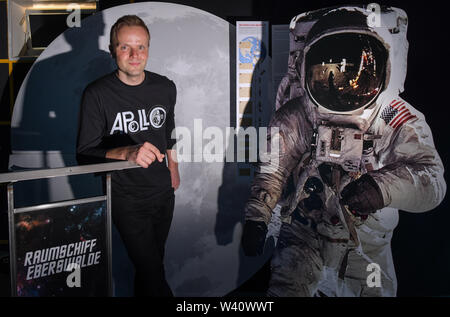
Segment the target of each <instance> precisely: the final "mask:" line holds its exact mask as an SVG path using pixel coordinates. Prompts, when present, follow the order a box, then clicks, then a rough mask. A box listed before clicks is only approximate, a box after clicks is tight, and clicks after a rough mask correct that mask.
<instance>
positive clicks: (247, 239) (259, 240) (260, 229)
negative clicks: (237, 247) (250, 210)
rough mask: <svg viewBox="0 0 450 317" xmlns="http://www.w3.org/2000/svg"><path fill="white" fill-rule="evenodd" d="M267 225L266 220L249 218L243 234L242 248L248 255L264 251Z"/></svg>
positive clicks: (255, 254) (259, 253)
mask: <svg viewBox="0 0 450 317" xmlns="http://www.w3.org/2000/svg"><path fill="white" fill-rule="evenodd" d="M266 235H267V225H266V223H265V222H264V221H253V220H247V221H246V222H245V225H244V232H243V234H242V248H243V249H244V254H245V255H246V256H257V255H261V254H263V252H264V243H265V241H266Z"/></svg>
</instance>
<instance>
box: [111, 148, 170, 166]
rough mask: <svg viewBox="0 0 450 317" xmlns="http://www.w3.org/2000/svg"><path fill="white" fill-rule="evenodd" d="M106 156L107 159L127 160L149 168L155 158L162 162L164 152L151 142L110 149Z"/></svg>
mask: <svg viewBox="0 0 450 317" xmlns="http://www.w3.org/2000/svg"><path fill="white" fill-rule="evenodd" d="M105 157H106V158H107V159H115V160H127V161H131V162H135V163H136V164H138V165H140V166H142V167H144V168H147V167H149V165H150V164H152V163H153V162H154V161H155V160H158V161H159V162H162V161H163V159H164V154H161V152H160V151H159V150H158V148H157V147H156V146H154V145H153V144H151V143H149V142H145V143H144V144H138V145H131V146H123V147H118V148H115V149H111V150H108V151H107V152H106V155H105Z"/></svg>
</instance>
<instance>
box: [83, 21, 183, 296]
mask: <svg viewBox="0 0 450 317" xmlns="http://www.w3.org/2000/svg"><path fill="white" fill-rule="evenodd" d="M149 44H150V33H149V30H148V28H147V26H146V25H145V23H144V22H143V21H142V20H141V19H140V18H139V17H137V16H134V15H127V16H123V17H121V18H120V19H118V20H117V22H116V23H115V24H114V25H113V27H112V28H111V33H110V51H111V55H112V56H113V58H114V59H115V61H116V63H117V70H116V71H114V72H113V73H111V74H108V75H106V76H104V77H102V78H100V79H98V80H96V81H95V82H93V83H91V84H90V85H88V87H87V88H86V90H85V91H84V96H83V100H82V104H81V112H80V122H79V133H78V144H77V154H78V156H79V157H80V158H83V159H86V158H90V159H91V160H92V159H95V158H97V159H98V158H100V159H105V158H106V159H114V160H128V161H131V162H136V163H137V164H138V165H140V166H142V167H143V168H139V169H131V170H124V171H116V172H114V174H113V176H112V218H113V222H114V224H115V226H116V227H117V229H118V231H119V233H120V235H121V237H122V240H123V242H124V244H125V247H126V249H127V252H128V255H129V257H130V259H131V261H132V262H133V264H134V266H135V271H136V272H135V295H137V296H140V295H149V296H172V292H171V290H170V287H169V285H168V284H167V281H166V279H165V273H164V262H163V261H164V248H165V242H166V239H167V236H168V233H169V228H170V224H171V221H172V215H173V208H174V190H176V189H177V188H178V186H179V184H180V177H179V173H178V164H177V162H176V157H175V151H174V150H172V149H171V148H172V146H173V145H174V144H175V140H172V139H171V133H172V130H173V129H174V128H175V121H174V107H175V101H176V87H175V84H174V83H173V82H172V81H171V80H169V79H167V78H166V77H164V76H161V75H158V74H156V73H153V72H148V71H146V70H145V66H146V64H147V59H148V50H149ZM165 158H166V159H167V165H166V161H165Z"/></svg>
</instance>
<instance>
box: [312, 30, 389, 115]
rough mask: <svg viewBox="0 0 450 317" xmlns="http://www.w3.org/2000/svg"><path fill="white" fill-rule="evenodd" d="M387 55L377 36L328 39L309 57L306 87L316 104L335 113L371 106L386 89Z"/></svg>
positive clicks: (316, 47)
mask: <svg viewBox="0 0 450 317" xmlns="http://www.w3.org/2000/svg"><path fill="white" fill-rule="evenodd" d="M386 60H387V53H386V49H385V48H384V47H383V45H382V44H381V43H380V42H379V41H378V40H377V39H375V38H374V37H372V36H369V35H365V34H354V33H344V34H335V35H331V36H327V37H324V38H323V39H321V40H319V41H318V42H317V43H315V44H314V45H313V46H312V47H311V49H310V50H309V52H308V54H307V55H306V84H307V88H308V91H309V94H310V95H311V97H312V98H313V99H314V101H315V102H316V103H317V104H319V105H321V106H323V107H325V108H327V109H329V110H332V111H352V110H356V109H359V108H362V107H365V106H367V105H369V104H370V103H371V102H372V100H374V98H375V97H376V96H377V95H378V93H379V92H380V91H381V89H382V85H383V82H384V77H385V68H386Z"/></svg>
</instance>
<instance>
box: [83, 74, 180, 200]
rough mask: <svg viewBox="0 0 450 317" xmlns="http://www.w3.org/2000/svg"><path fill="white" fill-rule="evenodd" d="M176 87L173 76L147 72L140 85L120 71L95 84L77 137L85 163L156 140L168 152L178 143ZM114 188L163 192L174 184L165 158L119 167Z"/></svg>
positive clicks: (88, 92) (87, 97) (138, 193)
mask: <svg viewBox="0 0 450 317" xmlns="http://www.w3.org/2000/svg"><path fill="white" fill-rule="evenodd" d="M175 102H176V87H175V84H174V83H173V81H171V80H169V79H168V78H167V77H164V76H161V75H158V74H156V73H152V72H148V71H145V79H144V81H143V82H142V83H141V84H139V85H137V86H130V85H127V84H125V83H123V82H122V81H121V80H120V79H119V78H118V77H117V75H116V72H114V73H111V74H108V75H106V76H104V77H102V78H100V79H98V80H96V81H94V82H93V83H91V84H89V85H88V86H87V87H86V89H85V91H84V95H83V99H82V103H81V109H80V118H79V130H78V141H77V155H78V158H79V161H80V162H87V161H88V162H90V163H93V162H99V161H105V155H106V152H107V151H108V150H110V149H113V148H117V147H121V146H127V145H136V144H142V143H144V142H150V143H151V144H153V145H154V146H156V147H157V148H158V149H159V151H160V152H161V153H162V154H166V150H167V149H170V148H172V146H173V145H174V144H175V140H174V139H171V133H172V130H173V129H174V128H175V120H174V107H175ZM112 183H113V189H114V190H115V191H116V192H121V193H123V194H124V195H130V196H138V197H139V196H142V197H147V198H149V196H159V195H160V194H163V193H164V192H167V191H169V190H170V189H171V180H170V172H169V170H168V168H167V165H166V162H165V160H164V161H163V162H162V163H160V162H158V161H157V160H156V161H154V162H153V163H152V164H151V165H150V166H149V167H148V168H146V169H145V168H136V169H129V170H123V171H116V172H114V173H113V175H112Z"/></svg>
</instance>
